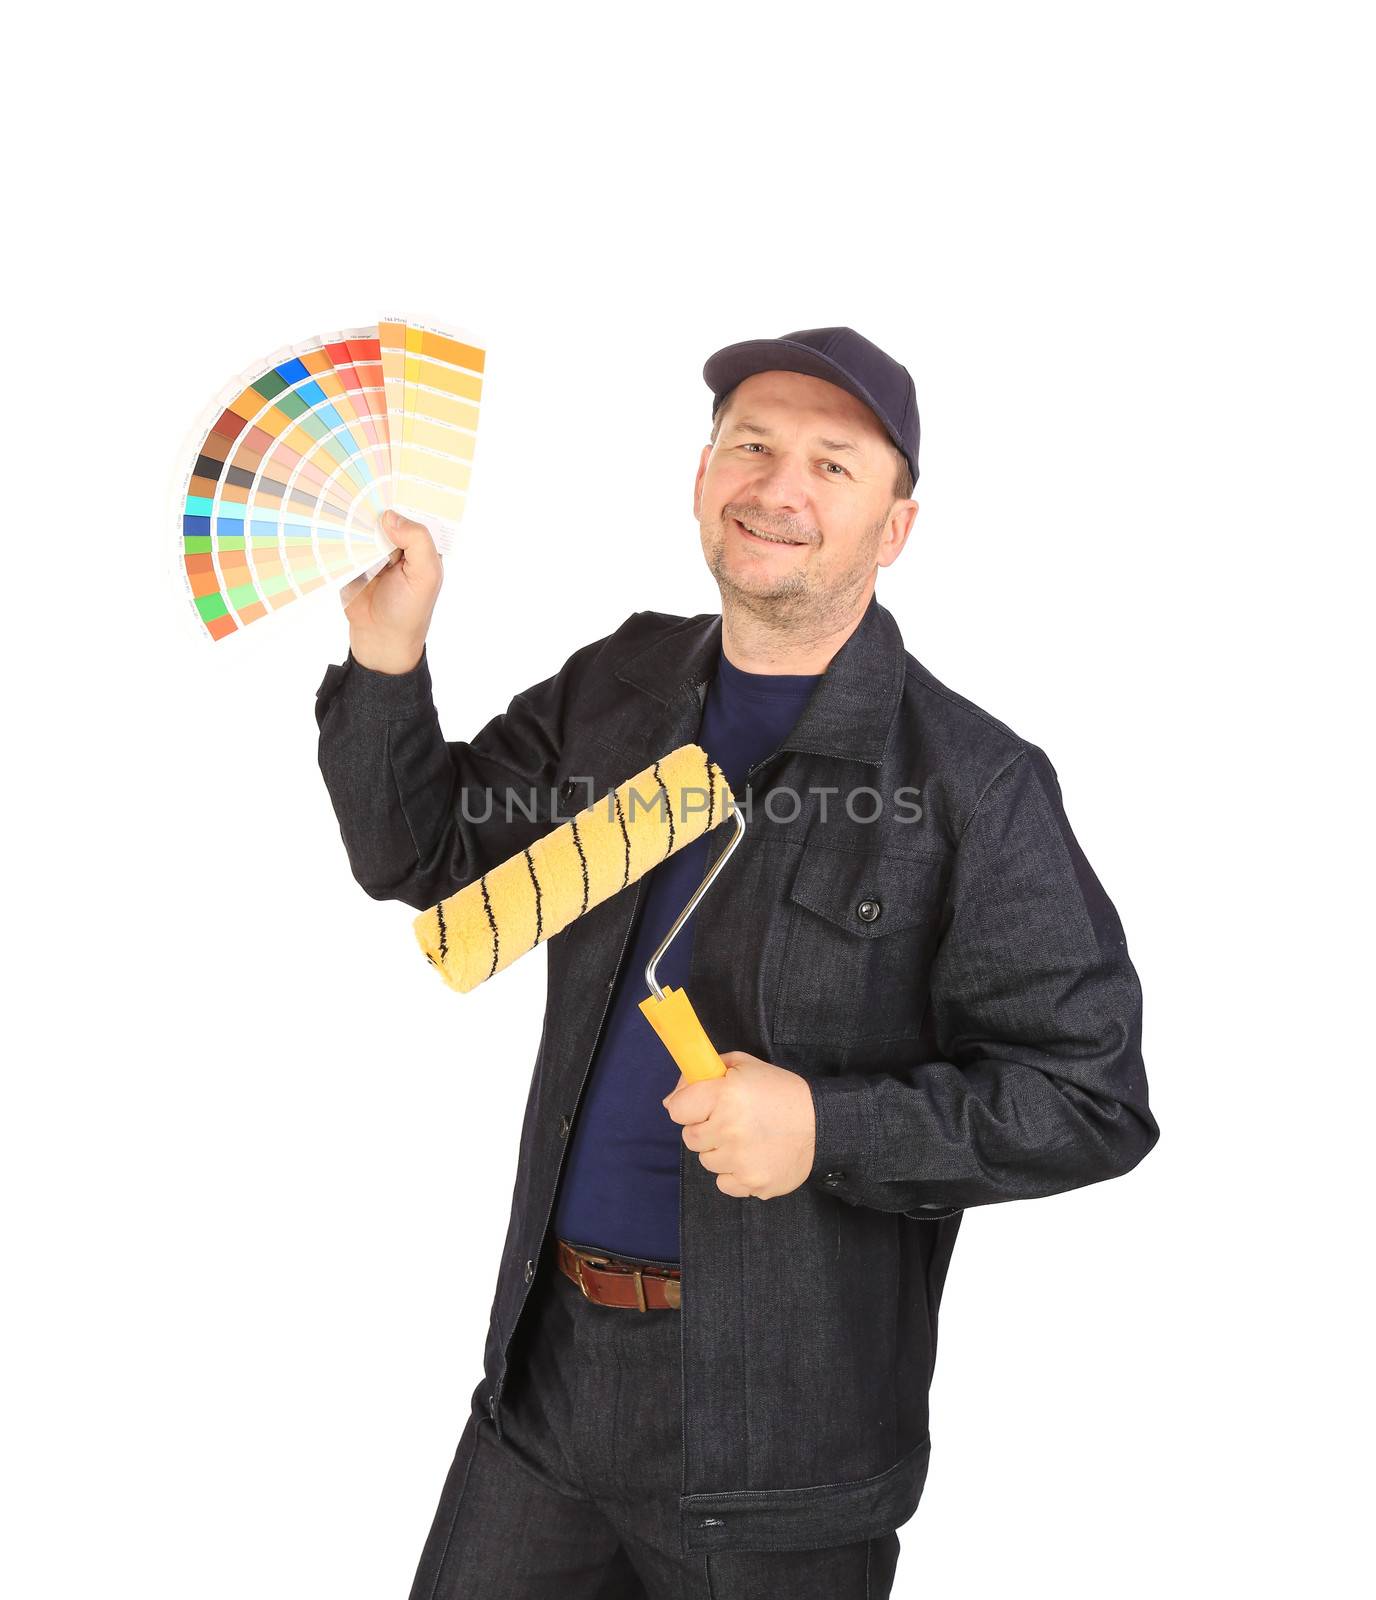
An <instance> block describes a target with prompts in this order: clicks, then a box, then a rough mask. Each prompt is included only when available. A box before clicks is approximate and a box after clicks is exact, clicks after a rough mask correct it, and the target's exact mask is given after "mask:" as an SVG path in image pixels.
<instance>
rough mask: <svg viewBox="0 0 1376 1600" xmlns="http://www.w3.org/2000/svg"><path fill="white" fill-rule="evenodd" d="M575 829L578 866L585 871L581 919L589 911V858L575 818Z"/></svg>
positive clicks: (579, 913)
mask: <svg viewBox="0 0 1376 1600" xmlns="http://www.w3.org/2000/svg"><path fill="white" fill-rule="evenodd" d="M571 826H572V828H573V842H574V844H575V845H576V846H577V847H578V865H579V866H580V867H581V868H582V869H583V904H582V905H581V906H579V908H578V915H579V916H580V917H581V916H582V915H583V913H584V912H585V911H586V910H587V909H588V858H587V857H586V856H585V855H584V854H583V841H582V840H581V839H580V838H579V837H578V818H577V817H575V818H574V819H573V822H572V824H571Z"/></svg>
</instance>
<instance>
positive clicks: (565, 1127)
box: [559, 1117, 569, 1139]
mask: <svg viewBox="0 0 1376 1600" xmlns="http://www.w3.org/2000/svg"><path fill="white" fill-rule="evenodd" d="M568 1136H569V1119H568V1118H567V1117H560V1118H559V1137H560V1138H561V1139H567V1138H568Z"/></svg>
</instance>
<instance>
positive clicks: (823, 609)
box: [707, 514, 888, 635]
mask: <svg viewBox="0 0 1376 1600" xmlns="http://www.w3.org/2000/svg"><path fill="white" fill-rule="evenodd" d="M728 521H729V519H728V518H727V517H726V515H725V514H723V515H722V516H721V517H720V518H719V519H718V521H717V523H716V527H715V531H714V534H713V536H712V537H711V538H710V539H709V540H708V541H707V545H708V549H707V567H708V570H709V571H710V572H711V574H712V576H713V577H714V578H715V579H716V581H717V587H718V588H719V589H720V590H721V602H722V610H723V611H724V612H727V611H730V610H732V609H735V610H739V611H740V612H742V613H744V614H745V615H747V616H750V617H752V618H754V619H756V620H757V621H758V622H761V623H764V624H767V625H768V626H769V627H771V628H777V629H779V630H781V631H783V632H786V633H807V634H809V635H825V634H827V633H829V632H830V631H832V630H833V629H835V628H839V627H841V626H843V625H844V624H845V623H846V622H847V621H849V620H850V619H851V618H852V617H853V616H854V613H855V609H856V606H857V604H858V601H859V598H860V596H861V595H862V594H863V593H864V590H865V586H866V584H867V583H868V582H869V578H870V574H871V573H872V572H873V571H874V564H875V563H874V557H875V553H876V551H877V550H878V549H879V543H880V540H881V539H882V538H883V535H884V528H885V526H886V525H887V523H888V517H887V516H885V517H881V518H880V520H879V521H878V522H876V523H875V524H874V526H873V527H872V528H869V529H868V530H867V531H866V536H865V538H864V539H863V540H862V541H861V544H860V548H859V550H858V551H857V553H856V556H855V559H854V560H853V561H852V563H851V565H850V566H849V567H847V568H846V569H845V570H844V571H842V572H839V573H837V574H836V575H835V578H834V579H832V580H831V581H829V582H828V583H827V584H826V586H825V587H824V588H822V587H819V586H818V585H817V583H816V582H815V581H813V580H812V579H810V578H809V576H808V574H807V573H806V572H803V571H801V570H794V571H791V572H784V573H780V574H779V576H778V577H777V578H773V579H765V580H763V581H762V582H761V583H759V584H758V585H753V586H752V585H745V584H741V583H740V582H738V581H737V579H736V577H735V575H734V574H733V573H732V572H731V570H730V566H729V563H728V562H727V559H726V541H727V539H728V538H730V537H731V531H730V529H729V528H728Z"/></svg>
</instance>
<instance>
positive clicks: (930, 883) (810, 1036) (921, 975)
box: [771, 843, 947, 1058]
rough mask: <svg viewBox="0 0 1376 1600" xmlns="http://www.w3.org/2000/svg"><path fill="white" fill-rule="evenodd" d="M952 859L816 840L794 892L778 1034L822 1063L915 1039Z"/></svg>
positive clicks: (799, 871)
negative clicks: (851, 1047) (854, 1050)
mask: <svg viewBox="0 0 1376 1600" xmlns="http://www.w3.org/2000/svg"><path fill="white" fill-rule="evenodd" d="M946 865H947V858H946V857H945V856H940V855H926V856H914V855H905V854H900V853H897V852H894V851H887V850H878V851H872V852H863V853H862V852H857V851H854V850H845V849H838V848H837V847H835V846H831V845H824V844H818V843H809V844H807V845H805V846H804V848H803V851H802V855H801V859H800V860H799V862H798V867H797V871H796V873H795V875H794V878H793V885H792V887H791V889H790V890H789V900H790V907H789V912H790V919H791V921H790V928H789V934H788V942H787V946H786V948H785V951H784V958H783V971H782V973H781V976H780V979H779V985H778V989H777V996H778V998H777V1000H776V1003H775V1008H774V1018H773V1027H772V1029H771V1036H772V1038H773V1039H774V1040H776V1041H777V1042H779V1043H785V1042H794V1043H806V1044H807V1045H809V1046H810V1047H811V1050H812V1052H813V1053H815V1054H816V1055H817V1056H818V1057H819V1058H826V1057H827V1056H829V1055H834V1054H837V1053H839V1052H840V1051H841V1050H842V1049H843V1048H844V1047H845V1046H846V1045H848V1044H852V1043H859V1042H862V1041H866V1040H871V1041H873V1040H879V1039H906V1038H912V1037H915V1036H916V1035H917V1033H918V1032H919V1031H920V1029H921V1026H922V1020H923V1017H924V1015H925V1013H926V1010H927V997H928V969H929V967H930V965H931V958H932V951H933V949H934V947H935V942H936V939H937V937H938V935H939V930H940V924H941V916H942V908H943V901H944V898H945V876H946Z"/></svg>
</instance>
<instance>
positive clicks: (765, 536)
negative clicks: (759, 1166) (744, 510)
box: [731, 517, 803, 545]
mask: <svg viewBox="0 0 1376 1600" xmlns="http://www.w3.org/2000/svg"><path fill="white" fill-rule="evenodd" d="M731 520H732V522H734V523H735V524H736V526H737V528H739V529H740V531H741V532H742V533H743V534H744V535H745V537H746V538H747V539H755V540H758V542H759V543H761V544H782V545H800V544H802V543H803V541H802V540H801V539H785V538H783V537H782V536H781V535H779V534H776V533H761V532H759V531H757V530H756V529H754V528H752V527H751V526H750V525H749V524H748V523H745V522H742V521H741V519H740V518H739V517H732V519H731Z"/></svg>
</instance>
